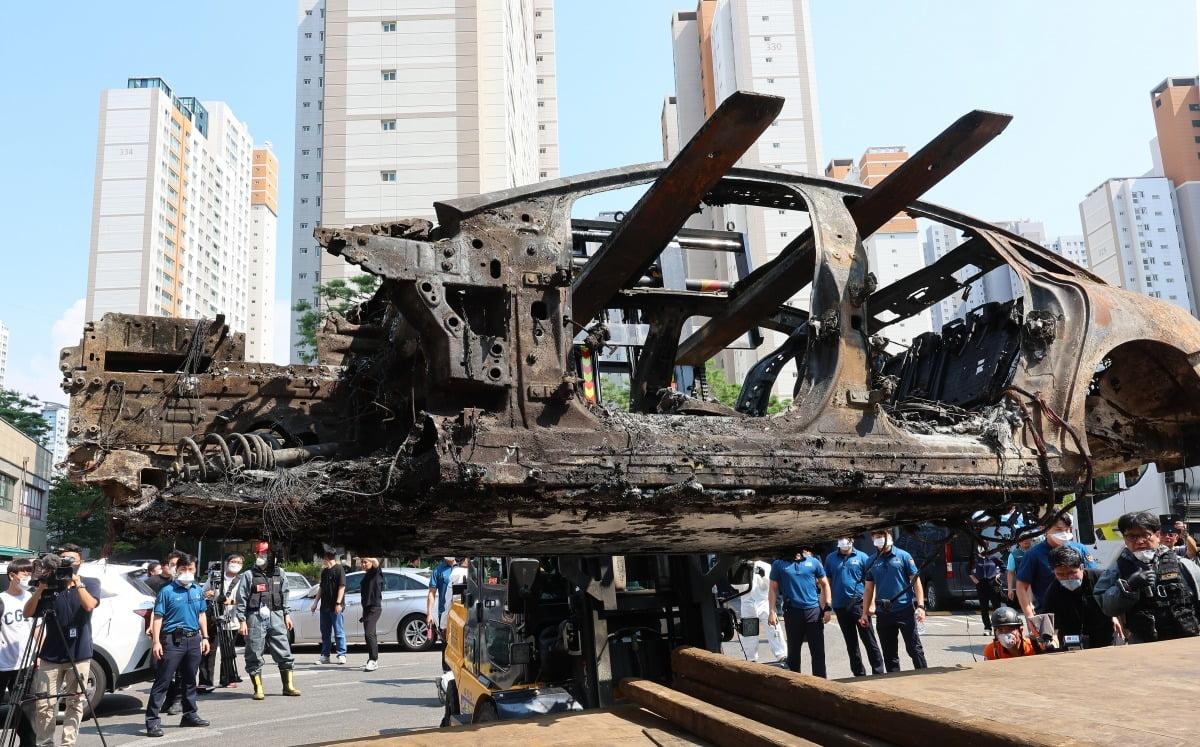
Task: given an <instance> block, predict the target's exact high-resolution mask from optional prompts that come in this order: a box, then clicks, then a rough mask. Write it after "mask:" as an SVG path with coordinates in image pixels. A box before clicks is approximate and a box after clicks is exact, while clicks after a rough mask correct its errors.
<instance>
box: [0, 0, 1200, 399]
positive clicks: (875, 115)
mask: <svg viewBox="0 0 1200 747" xmlns="http://www.w3.org/2000/svg"><path fill="white" fill-rule="evenodd" d="M693 8H694V3H692V2H689V1H688V0H683V1H682V2H665V1H664V0H605V1H604V2H594V1H593V2H585V1H584V0H558V2H557V4H556V24H557V36H558V80H559V104H560V111H559V118H560V142H561V152H562V172H563V173H564V174H572V173H580V172H584V171H590V170H594V169H601V168H608V167H613V166H621V165H627V164H631V163H639V162H643V161H656V160H659V159H660V158H661V152H662V151H661V144H660V140H659V115H660V112H661V107H662V101H663V97H664V96H666V95H669V94H670V93H671V91H672V88H673V70H672V67H671V56H670V43H671V37H670V15H671V11H673V10H678V9H685V10H691V9H693ZM5 15H6V19H7V21H8V22H7V24H6V27H7V28H8V29H9V31H10V33H9V34H8V36H7V38H6V39H5V43H4V44H3V45H0V69H2V70H4V71H6V73H5V80H4V90H5V95H6V106H5V107H4V113H3V114H2V115H0V173H2V174H3V177H4V178H3V179H2V180H0V219H2V221H3V225H5V226H6V228H7V233H8V235H9V240H8V242H7V246H6V247H5V248H4V249H3V250H0V251H2V252H3V255H2V256H3V273H2V274H0V321H3V322H4V324H6V325H7V326H8V327H9V329H10V332H11V340H10V353H9V361H8V380H7V386H9V387H12V388H17V389H20V390H22V391H26V392H30V393H34V394H37V395H39V396H41V397H43V398H48V399H55V400H59V401H62V400H63V398H64V395H63V394H62V393H61V391H60V390H59V389H58V384H57V382H58V370H57V361H58V349H59V348H60V347H61V346H63V345H66V344H75V343H77V342H78V339H79V335H80V332H81V329H82V303H81V299H82V297H83V295H84V293H85V290H86V284H87V257H88V244H89V241H90V231H91V210H92V187H93V178H94V174H93V170H94V164H95V153H96V124H97V118H98V108H99V100H100V91H101V90H103V89H105V88H119V87H122V86H124V84H125V79H126V78H128V77H131V76H158V77H161V78H163V79H165V80H166V81H167V82H168V83H169V84H170V85H171V86H172V87H173V88H174V89H175V90H176V91H178V92H180V93H181V94H183V95H193V96H196V97H198V98H201V99H206V100H211V99H217V100H224V101H226V102H228V103H229V104H230V106H231V107H232V108H233V111H234V113H235V114H236V115H237V116H238V117H239V118H241V119H242V120H243V121H245V122H247V123H248V124H249V126H250V131H251V133H252V134H253V135H254V137H255V138H256V139H257V140H258V141H260V142H261V141H263V140H270V141H271V142H272V143H273V144H274V149H275V152H276V154H277V155H278V156H279V159H280V173H281V175H282V176H283V183H282V184H281V185H280V187H281V194H280V211H281V212H280V216H279V219H280V232H279V233H280V245H279V254H280V267H279V285H278V291H277V293H276V295H277V296H278V297H280V298H281V304H280V309H281V310H282V309H283V308H285V307H286V301H284V300H283V298H282V297H283V296H284V295H285V294H286V290H287V285H286V282H285V278H286V277H287V276H288V272H289V261H288V256H289V251H288V245H287V241H288V240H289V237H290V233H291V231H290V225H291V191H292V189H291V182H290V178H289V175H290V174H291V167H292V143H293V133H292V127H293V113H294V108H295V104H294V94H295V78H294V76H295V54H296V53H295V23H296V16H297V11H296V8H295V5H294V3H291V2H280V1H278V0H264V1H261V2H249V3H247V2H243V1H237V2H235V1H233V0H209V2H204V3H163V2H150V1H149V0H138V1H134V0H129V1H126V2H120V3H78V4H73V5H72V6H71V8H70V10H69V12H67V11H66V10H64V8H63V7H62V6H60V5H53V4H51V5H46V4H43V3H16V4H11V5H10V6H9V7H8V8H7V9H6V14H5ZM812 27H813V42H814V49H815V65H816V75H817V85H818V105H819V111H820V125H821V134H822V141H823V153H822V155H823V159H824V160H825V161H828V160H829V159H830V158H833V157H851V158H857V157H858V156H859V155H861V153H862V152H863V150H864V149H865V148H867V147H870V146H875V145H906V146H908V147H909V149H910V151H912V150H916V149H917V148H918V147H920V146H921V145H923V144H924V143H925V142H927V141H928V140H929V139H930V138H932V137H933V136H934V135H936V134H937V133H938V132H940V131H941V130H942V129H943V128H945V127H946V126H947V125H948V124H950V123H951V122H952V121H954V120H955V119H956V118H957V117H959V116H960V115H962V114H964V113H965V112H967V111H969V110H971V109H974V108H982V109H991V110H994V111H1002V112H1007V113H1010V114H1013V115H1014V116H1015V119H1014V121H1013V123H1012V124H1011V125H1010V126H1009V128H1008V130H1007V131H1006V132H1005V133H1004V134H1003V135H1001V136H1000V138H998V139H997V140H996V141H995V142H993V143H992V144H991V145H989V146H988V147H987V148H985V149H984V150H983V151H982V152H981V153H980V154H979V155H978V156H976V157H975V158H974V159H972V161H971V162H969V163H968V164H967V165H966V166H964V167H963V168H961V169H959V171H958V172H956V173H955V174H953V175H951V176H950V177H949V178H948V179H947V180H946V181H945V182H944V183H943V184H942V185H940V186H939V187H938V188H936V189H935V190H934V191H933V192H931V193H930V195H929V197H930V199H932V200H934V201H935V202H941V203H943V204H946V205H948V206H950V207H953V208H956V209H958V210H961V211H963V212H967V213H971V214H974V215H977V216H979V217H982V218H987V219H991V220H1006V219H1015V218H1032V219H1041V220H1043V221H1045V223H1046V228H1047V232H1048V234H1049V235H1051V236H1053V235H1058V234H1077V233H1079V230H1080V229H1079V217H1078V207H1077V206H1078V203H1079V201H1080V200H1081V199H1082V198H1083V196H1084V195H1085V194H1087V192H1088V191H1090V190H1091V189H1093V188H1094V187H1096V186H1097V185H1099V184H1100V183H1101V182H1102V181H1103V180H1104V179H1106V178H1109V177H1118V176H1134V175H1138V174H1141V173H1143V172H1145V171H1146V170H1147V169H1148V168H1149V167H1150V152H1149V147H1148V143H1149V140H1150V139H1151V138H1152V137H1153V135H1154V131H1153V129H1154V128H1153V121H1152V119H1151V114H1150V104H1149V91H1150V89H1151V88H1152V87H1153V86H1155V85H1156V84H1157V83H1159V82H1160V81H1161V80H1162V79H1163V78H1166V77H1168V76H1177V75H1195V74H1197V72H1198V63H1197V47H1196V30H1197V22H1196V15H1195V8H1194V5H1193V2H1192V1H1191V0H1156V1H1155V2H1153V3H1143V4H1141V5H1139V6H1136V7H1135V6H1133V5H1131V4H1129V3H1128V2H1116V1H1115V0H1089V1H1087V2H1084V1H1083V0H1057V1H1055V2H1045V0H1041V1H1035V0H1008V1H1007V2H992V3H980V2H962V0H954V1H952V0H944V1H935V0H910V1H909V2H905V3H882V2H875V3H848V2H841V1H839V0H813V2H812ZM613 207H628V206H627V205H613ZM285 318H286V317H285ZM277 347H278V346H277Z"/></svg>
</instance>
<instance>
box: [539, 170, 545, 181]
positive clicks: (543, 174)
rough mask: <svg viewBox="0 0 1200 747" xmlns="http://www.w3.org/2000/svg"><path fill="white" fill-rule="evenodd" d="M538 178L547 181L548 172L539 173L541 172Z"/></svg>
mask: <svg viewBox="0 0 1200 747" xmlns="http://www.w3.org/2000/svg"><path fill="white" fill-rule="evenodd" d="M538 178H539V179H545V178H546V172H545V171H539V172H538Z"/></svg>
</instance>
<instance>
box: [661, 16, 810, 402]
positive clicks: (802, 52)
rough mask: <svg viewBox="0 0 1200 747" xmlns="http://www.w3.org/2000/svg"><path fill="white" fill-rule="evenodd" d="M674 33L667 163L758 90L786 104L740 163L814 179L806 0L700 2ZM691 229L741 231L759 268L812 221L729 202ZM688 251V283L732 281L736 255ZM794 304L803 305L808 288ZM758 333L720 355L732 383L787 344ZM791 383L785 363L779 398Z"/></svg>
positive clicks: (676, 22)
mask: <svg viewBox="0 0 1200 747" xmlns="http://www.w3.org/2000/svg"><path fill="white" fill-rule="evenodd" d="M671 35H672V45H673V56H674V61H675V95H674V96H673V97H668V98H667V100H666V102H665V105H664V108H663V144H664V148H663V151H664V157H665V158H668V159H670V158H673V157H674V156H675V154H676V153H677V152H678V148H680V147H682V145H683V144H684V143H686V142H687V141H688V140H690V139H691V137H692V135H694V134H695V133H696V131H697V130H698V129H699V128H700V126H701V125H702V124H703V122H704V120H705V119H706V118H707V117H708V116H709V115H711V114H712V113H713V112H714V111H716V109H717V107H718V106H719V105H720V103H721V102H722V101H724V100H725V98H727V97H728V96H729V95H730V94H731V93H733V92H734V91H738V90H742V91H755V92H758V93H767V94H772V95H776V96H782V97H784V98H785V99H786V101H785V103H784V107H783V111H782V112H781V113H780V115H779V117H778V118H777V119H776V120H775V121H774V122H773V123H772V124H771V126H770V127H768V128H767V131H766V133H764V134H763V135H762V137H760V138H759V140H758V142H757V143H756V144H755V145H753V146H752V147H751V148H750V150H749V151H747V153H746V154H745V155H744V156H743V157H742V159H741V160H740V161H739V162H738V165H739V166H744V167H750V168H769V169H782V170H786V171H797V172H803V173H818V171H819V168H820V164H821V163H822V159H821V133H820V124H819V120H818V112H817V93H816V91H817V83H816V71H815V67H814V65H813V50H812V27H811V22H810V19H809V11H808V2H807V0H739V1H738V2H734V1H733V0H699V2H698V3H697V4H696V8H695V10H689V11H676V12H675V13H674V14H673V16H672V19H671ZM688 225H689V226H690V227H694V228H712V229H719V230H733V231H739V232H741V233H743V234H745V237H746V245H747V247H748V249H749V252H750V260H751V263H750V265H751V267H758V266H761V265H763V264H765V263H766V262H768V261H770V260H771V259H774V258H775V257H776V256H778V254H779V251H780V250H781V249H782V248H783V247H785V246H786V245H787V244H788V243H789V242H790V241H791V240H792V239H794V238H796V237H797V236H799V235H800V234H801V233H802V232H803V231H804V230H805V229H806V228H808V225H809V224H808V215H807V213H800V212H793V211H785V210H769V209H760V208H746V207H743V206H729V207H726V208H713V209H710V210H706V211H705V213H704V214H703V215H702V216H697V217H696V218H694V219H693V220H691V221H689V223H688ZM688 254H689V256H688V274H689V275H690V276H692V277H697V278H716V279H719V280H728V279H731V278H735V277H736V274H737V271H736V269H735V267H734V258H733V257H732V256H730V255H728V254H722V253H714V252H701V251H691V252H689V253H688ZM791 303H793V304H796V305H798V306H801V307H804V308H807V306H808V289H805V290H804V291H802V292H801V293H799V294H797V295H796V296H795V297H794V298H793V299H791ZM764 336H765V338H766V342H765V344H764V345H763V346H762V348H760V349H759V350H757V351H755V350H749V351H729V352H727V353H726V355H723V356H720V357H718V360H717V363H718V365H719V366H720V367H722V368H724V369H726V373H727V375H730V378H731V380H734V381H740V380H741V379H742V378H743V377H744V375H745V374H746V372H747V371H748V370H749V368H750V366H752V365H753V364H754V362H755V361H756V360H757V359H758V357H759V356H760V354H761V353H766V352H768V351H770V350H773V349H774V348H776V347H778V346H779V345H780V344H782V343H783V341H784V340H785V339H786V337H785V336H784V335H782V334H779V333H775V332H767V331H764ZM730 368H732V374H730V371H729V369H730ZM795 377H796V372H795V368H794V366H791V365H789V366H788V367H787V368H786V369H785V370H784V372H782V373H781V374H780V376H779V380H778V383H777V386H776V393H777V394H779V395H781V396H785V397H790V396H791V393H792V388H793V386H794V384H795Z"/></svg>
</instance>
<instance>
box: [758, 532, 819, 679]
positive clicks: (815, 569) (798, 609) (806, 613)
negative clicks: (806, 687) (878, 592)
mask: <svg viewBox="0 0 1200 747" xmlns="http://www.w3.org/2000/svg"><path fill="white" fill-rule="evenodd" d="M768 578H770V580H771V586H770V589H769V591H768V592H767V624H768V625H776V624H778V621H779V619H778V616H777V615H776V614H775V603H776V601H777V600H778V599H780V598H782V599H783V629H784V631H785V632H786V633H787V639H788V647H787V666H788V669H790V670H792V671H793V672H799V671H800V649H801V647H802V646H803V645H804V643H805V642H807V643H808V653H809V656H810V658H811V659H812V673H813V674H814V675H816V676H817V677H824V676H825V624H826V623H827V622H829V620H830V618H831V617H832V615H833V607H831V606H830V604H829V597H830V590H829V579H827V578H826V577H825V566H824V565H822V564H821V561H820V560H817V559H816V558H814V557H813V556H812V553H810V552H809V551H808V550H807V549H804V550H802V551H801V552H798V553H796V555H795V556H794V557H793V558H792V559H791V560H782V559H781V560H776V561H775V562H774V563H771V573H770V576H769V577H768Z"/></svg>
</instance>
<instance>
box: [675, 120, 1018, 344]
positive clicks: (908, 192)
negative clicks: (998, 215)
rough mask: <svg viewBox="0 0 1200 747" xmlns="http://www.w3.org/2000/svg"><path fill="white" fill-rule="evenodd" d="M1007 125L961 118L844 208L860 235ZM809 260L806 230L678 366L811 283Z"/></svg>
mask: <svg viewBox="0 0 1200 747" xmlns="http://www.w3.org/2000/svg"><path fill="white" fill-rule="evenodd" d="M1010 121H1012V116H1010V115H1008V114H997V113H995V112H986V111H981V110H975V111H973V112H970V113H969V114H965V115H963V116H962V117H960V118H959V119H958V121H956V122H955V123H954V124H952V125H950V126H949V127H947V128H946V129H945V130H944V131H943V132H942V133H941V134H939V135H938V136H937V137H935V138H934V139H933V140H932V141H930V142H929V143H928V144H927V145H926V146H925V147H923V148H921V150H919V151H917V152H916V153H915V154H914V155H913V156H912V157H911V158H909V159H908V160H907V161H905V162H904V163H902V164H900V166H898V167H897V168H896V170H895V171H893V172H892V173H891V174H888V175H887V176H886V177H884V179H883V181H881V182H879V184H877V185H875V187H874V188H872V189H871V191H870V192H868V193H866V194H865V195H863V196H862V197H861V198H859V199H858V200H857V201H855V202H854V203H853V204H851V205H850V206H849V210H850V214H851V216H853V218H854V223H855V225H856V226H857V227H858V234H859V236H860V237H862V238H866V237H867V236H870V235H871V234H873V233H874V232H875V231H876V230H878V229H879V228H880V227H881V226H882V225H883V224H884V223H887V222H888V221H889V220H891V218H892V217H894V216H895V215H896V214H897V213H899V212H900V211H901V210H903V209H904V208H906V207H908V205H909V204H911V203H912V202H914V201H916V200H917V199H919V198H920V197H921V195H923V194H925V192H927V191H929V189H930V188H931V187H933V186H934V185H935V184H937V183H938V182H940V181H941V180H942V179H944V178H946V176H948V175H949V174H950V173H951V172H952V171H954V169H956V168H958V167H959V166H960V165H962V163H963V162H965V161H966V160H967V159H968V158H970V157H971V156H973V155H975V153H977V152H979V150H980V149H981V148H982V147H983V146H985V145H987V144H988V143H989V142H991V141H992V139H993V138H995V137H996V136H997V135H999V134H1000V133H1001V132H1003V131H1004V128H1005V127H1007V126H1008V123H1009V122H1010ZM813 262H814V251H813V234H812V231H811V229H810V230H808V231H805V232H804V233H803V234H802V235H801V236H799V237H798V238H796V239H795V240H793V241H792V242H791V243H789V244H788V245H787V246H786V247H784V249H783V250H782V251H781V252H780V253H779V256H777V257H776V258H775V259H773V260H771V261H770V262H768V263H766V264H764V265H762V266H761V267H759V268H757V269H756V270H755V271H754V272H752V273H750V275H748V276H747V277H745V278H743V279H742V280H741V281H739V282H738V286H737V287H738V292H736V293H731V294H730V295H731V297H732V298H731V301H730V303H729V305H728V306H727V307H726V308H725V309H724V310H723V311H722V312H721V313H720V314H718V315H717V316H715V317H713V318H712V319H710V320H709V321H708V322H707V323H705V325H704V326H703V327H701V328H700V329H699V330H697V331H696V332H695V333H693V334H692V336H691V337H689V338H688V339H687V340H684V342H683V343H681V344H680V346H679V359H678V362H679V363H680V364H683V365H693V366H700V365H703V364H704V362H705V361H707V360H708V359H709V358H712V357H713V356H714V355H716V354H717V353H719V352H721V350H723V349H724V348H725V346H727V345H729V344H730V343H731V342H733V341H734V340H736V339H737V338H738V337H740V336H741V335H742V334H744V333H745V332H746V330H748V329H750V328H751V327H753V326H755V325H756V324H757V323H758V321H759V320H760V319H762V318H763V317H766V316H768V315H770V314H771V313H773V312H774V311H775V309H777V308H778V307H779V306H780V305H782V304H783V303H785V302H786V301H787V300H788V299H789V298H791V297H792V296H793V295H795V293H796V292H797V291H799V290H800V289H801V288H803V287H804V286H805V285H807V284H808V283H810V282H812V277H813V269H814V267H813Z"/></svg>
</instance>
